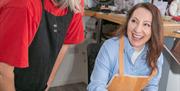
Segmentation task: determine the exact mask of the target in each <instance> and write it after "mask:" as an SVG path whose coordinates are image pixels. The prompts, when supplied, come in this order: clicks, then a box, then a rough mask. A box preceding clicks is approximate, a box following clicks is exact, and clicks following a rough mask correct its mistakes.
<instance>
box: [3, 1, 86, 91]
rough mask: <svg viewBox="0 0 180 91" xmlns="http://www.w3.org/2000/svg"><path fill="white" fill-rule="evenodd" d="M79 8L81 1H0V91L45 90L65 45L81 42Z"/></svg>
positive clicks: (81, 4)
mask: <svg viewBox="0 0 180 91" xmlns="http://www.w3.org/2000/svg"><path fill="white" fill-rule="evenodd" d="M83 4H84V1H83V0H17V1H16V0H1V1H0V22H1V23H0V41H1V44H0V91H15V90H16V91H44V90H45V89H46V87H47V82H48V78H49V76H50V74H51V71H52V69H53V72H52V76H51V79H53V76H54V74H55V73H56V70H57V67H58V66H59V64H60V63H61V61H62V59H63V56H64V54H65V52H66V51H67V49H68V45H69V44H78V43H80V42H82V41H83V40H84V32H83V24H82V16H83ZM60 50H61V51H60ZM56 60H57V61H56ZM54 64H55V67H54V68H53V66H54ZM50 82H51V80H50V81H49V82H48V83H49V84H50ZM14 84H15V86H14Z"/></svg>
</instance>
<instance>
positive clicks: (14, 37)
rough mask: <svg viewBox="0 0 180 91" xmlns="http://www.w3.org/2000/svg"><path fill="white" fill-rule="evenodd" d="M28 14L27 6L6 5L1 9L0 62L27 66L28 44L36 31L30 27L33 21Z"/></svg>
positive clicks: (21, 66) (22, 66)
mask: <svg viewBox="0 0 180 91" xmlns="http://www.w3.org/2000/svg"><path fill="white" fill-rule="evenodd" d="M29 15H30V14H29V13H28V9H27V8H22V7H6V8H4V9H1V11H0V62H4V63H7V64H9V65H12V66H14V67H20V68H24V67H28V46H29V44H30V42H31V41H32V37H33V35H34V33H35V31H36V30H35V28H34V27H31V26H33V25H34V24H35V23H33V22H32V21H33V20H31V18H30V16H29ZM30 25H31V26H30ZM33 29H34V30H33ZM30 30H31V31H30ZM29 38H31V39H29Z"/></svg>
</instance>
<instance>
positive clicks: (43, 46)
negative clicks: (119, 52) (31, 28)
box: [14, 5, 73, 91]
mask: <svg viewBox="0 0 180 91" xmlns="http://www.w3.org/2000/svg"><path fill="white" fill-rule="evenodd" d="M43 6H44V5H43ZM72 15H73V13H72V12H71V10H70V9H69V10H68V14H67V15H65V16H59V17H57V16H54V15H52V14H50V13H48V12H47V11H45V10H44V8H43V10H42V18H41V21H40V25H39V28H38V31H37V33H36V35H35V38H34V39H33V41H32V44H31V45H30V46H29V67H28V68H23V69H21V68H15V70H14V73H15V87H16V91H44V90H45V88H46V87H47V81H48V78H49V76H50V73H51V71H52V68H53V66H54V63H55V60H56V58H57V56H58V53H59V51H60V49H61V47H62V45H63V43H64V38H65V35H66V32H67V30H68V25H69V23H70V21H71V19H72Z"/></svg>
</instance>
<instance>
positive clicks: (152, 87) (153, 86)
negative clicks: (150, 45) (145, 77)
mask: <svg viewBox="0 0 180 91" xmlns="http://www.w3.org/2000/svg"><path fill="white" fill-rule="evenodd" d="M162 66H163V55H162V53H161V55H160V57H159V59H158V62H157V74H156V75H155V76H154V77H153V78H152V79H151V80H150V82H149V83H148V85H147V86H146V87H145V89H144V90H143V91H158V87H159V81H160V78H161V74H162Z"/></svg>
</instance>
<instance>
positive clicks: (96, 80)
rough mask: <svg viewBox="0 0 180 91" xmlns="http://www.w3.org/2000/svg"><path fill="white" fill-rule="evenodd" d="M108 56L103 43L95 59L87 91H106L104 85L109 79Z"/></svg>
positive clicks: (105, 45) (105, 44)
mask: <svg viewBox="0 0 180 91" xmlns="http://www.w3.org/2000/svg"><path fill="white" fill-rule="evenodd" d="M110 69H111V67H110V56H109V52H108V48H107V42H105V43H104V44H103V45H102V47H101V49H100V51H99V53H98V56H97V58H96V61H95V66H94V69H93V72H92V74H91V80H90V84H89V85H88V88H87V89H88V91H108V90H107V89H106V85H107V83H108V81H109V78H110Z"/></svg>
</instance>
